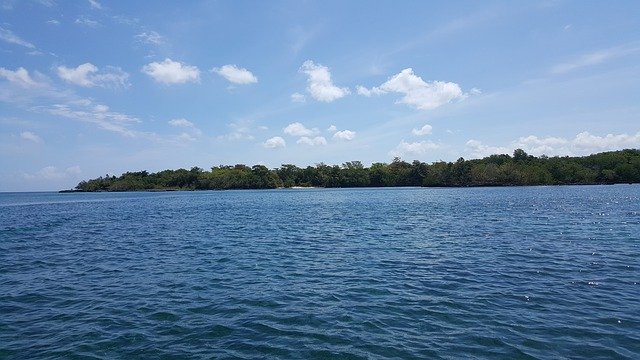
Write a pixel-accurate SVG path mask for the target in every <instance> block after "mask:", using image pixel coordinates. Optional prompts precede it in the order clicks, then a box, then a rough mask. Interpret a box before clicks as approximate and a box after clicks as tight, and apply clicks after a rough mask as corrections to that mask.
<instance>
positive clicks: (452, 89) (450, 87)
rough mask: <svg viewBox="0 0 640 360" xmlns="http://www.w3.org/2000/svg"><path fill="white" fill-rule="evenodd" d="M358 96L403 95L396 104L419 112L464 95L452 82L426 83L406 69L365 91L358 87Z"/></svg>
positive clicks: (461, 97)
mask: <svg viewBox="0 0 640 360" xmlns="http://www.w3.org/2000/svg"><path fill="white" fill-rule="evenodd" d="M357 89H358V94H360V95H364V96H371V95H380V94H386V93H389V92H395V93H400V94H403V95H404V96H403V97H402V98H401V99H400V100H398V101H397V103H401V104H406V105H409V106H412V107H414V108H416V109H420V110H431V109H435V108H438V107H440V106H442V105H444V104H447V103H449V102H451V101H453V100H455V99H463V98H464V97H465V94H464V93H463V92H462V89H460V86H459V85H458V84H456V83H452V82H444V81H432V82H427V81H424V80H422V78H421V77H419V76H416V75H415V74H414V73H413V69H411V68H407V69H404V70H402V71H401V72H400V73H399V74H396V75H394V76H393V77H391V78H390V79H389V80H387V81H386V82H385V83H384V84H382V85H380V86H378V87H374V88H372V89H367V88H365V87H362V86H359V87H358V88H357Z"/></svg>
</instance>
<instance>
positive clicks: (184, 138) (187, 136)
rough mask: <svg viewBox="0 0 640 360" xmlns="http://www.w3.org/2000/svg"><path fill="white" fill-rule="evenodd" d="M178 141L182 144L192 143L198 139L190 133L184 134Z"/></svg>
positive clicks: (179, 136)
mask: <svg viewBox="0 0 640 360" xmlns="http://www.w3.org/2000/svg"><path fill="white" fill-rule="evenodd" d="M177 140H178V141H180V142H192V141H196V140H198V139H197V138H195V137H194V136H193V135H191V134H189V133H186V132H183V133H181V134H180V135H178V137H177Z"/></svg>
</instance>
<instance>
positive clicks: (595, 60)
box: [0, 0, 640, 191]
mask: <svg viewBox="0 0 640 360" xmlns="http://www.w3.org/2000/svg"><path fill="white" fill-rule="evenodd" d="M637 14H640V2H639V1H635V0H634V1H560V0H559V1H550V0H549V1H544V0H539V1H422V0H420V1H410V0H407V1H401V2H399V1H385V0H381V1H355V0H354V1H330V0H323V1H304V0H296V1H276V0H274V1H242V0H238V1H153V2H148V1H106V0H77V1H61V0H13V1H12V0H0V191H46V190H59V189H68V188H73V187H74V186H75V185H76V184H77V183H78V182H79V181H81V180H83V179H90V178H95V177H98V176H101V175H105V174H111V175H119V174H121V173H123V172H126V171H140V170H148V171H154V172H155V171H160V170H164V169H178V168H186V169H189V168H191V167H193V166H198V167H201V168H203V169H210V168H211V167H212V166H218V165H234V164H238V163H241V164H246V165H249V166H251V165H254V164H263V165H266V166H267V167H269V168H276V167H279V166H280V165H281V164H295V165H298V166H301V167H306V166H308V165H312V166H313V165H315V164H318V163H320V162H323V163H326V164H330V165H333V164H338V165H339V164H342V163H344V162H347V161H353V160H359V161H362V163H363V164H365V166H369V165H370V164H371V163H374V162H387V163H388V162H391V161H392V160H393V159H394V158H395V157H400V158H402V159H403V160H406V161H412V160H420V161H424V162H427V163H431V162H434V161H441V160H444V161H455V160H456V159H458V158H459V157H464V158H465V159H473V158H480V157H484V156H487V155H490V154H496V153H507V154H511V153H513V150H514V149H516V148H521V149H523V150H525V151H526V152H527V153H529V154H533V155H536V156H539V155H543V154H545V155H548V156H556V155H560V156H565V155H571V156H579V155H586V154H591V153H597V152H602V151H609V150H618V149H624V148H639V147H640V81H639V79H640V17H638V16H637Z"/></svg>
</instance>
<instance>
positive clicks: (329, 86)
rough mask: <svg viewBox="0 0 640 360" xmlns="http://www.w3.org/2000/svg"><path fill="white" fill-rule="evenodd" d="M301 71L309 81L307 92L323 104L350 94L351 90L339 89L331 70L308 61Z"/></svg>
mask: <svg viewBox="0 0 640 360" xmlns="http://www.w3.org/2000/svg"><path fill="white" fill-rule="evenodd" d="M300 71H301V72H303V73H305V74H306V75H307V77H308V79H307V83H308V86H307V91H308V92H309V94H311V97H313V98H314V99H316V100H318V101H322V102H328V103H329V102H332V101H335V100H337V99H340V98H341V97H344V96H346V95H348V94H349V93H350V91H349V89H348V88H346V87H344V88H341V87H337V86H335V85H334V84H333V81H332V80H331V73H330V72H329V68H328V67H326V66H323V65H320V64H316V63H314V62H313V61H311V60H307V61H305V62H304V63H303V64H302V67H300Z"/></svg>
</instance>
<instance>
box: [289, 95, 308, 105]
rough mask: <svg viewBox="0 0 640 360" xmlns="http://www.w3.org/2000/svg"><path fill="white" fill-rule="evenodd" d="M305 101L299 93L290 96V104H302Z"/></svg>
mask: <svg viewBox="0 0 640 360" xmlns="http://www.w3.org/2000/svg"><path fill="white" fill-rule="evenodd" d="M305 101H307V98H306V97H305V96H304V95H302V94H300V93H293V94H291V102H296V103H303V102H305Z"/></svg>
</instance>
